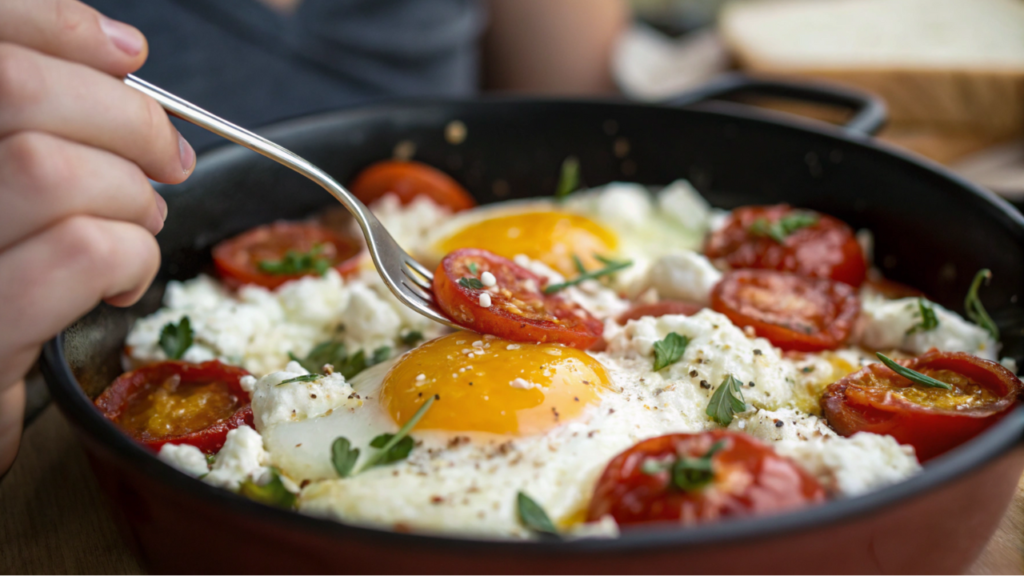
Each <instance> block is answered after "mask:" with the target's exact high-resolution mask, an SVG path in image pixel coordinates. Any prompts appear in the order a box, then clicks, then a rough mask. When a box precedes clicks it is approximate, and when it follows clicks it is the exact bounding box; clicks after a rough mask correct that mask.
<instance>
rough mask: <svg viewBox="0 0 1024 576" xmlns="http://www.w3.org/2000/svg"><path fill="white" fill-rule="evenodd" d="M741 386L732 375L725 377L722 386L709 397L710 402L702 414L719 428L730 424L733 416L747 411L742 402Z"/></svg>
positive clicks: (744, 403)
mask: <svg viewBox="0 0 1024 576" xmlns="http://www.w3.org/2000/svg"><path fill="white" fill-rule="evenodd" d="M742 386H743V383H742V382H740V381H739V380H737V379H736V378H735V377H734V376H733V375H732V374H730V375H728V376H726V377H725V380H723V381H722V384H721V385H719V387H718V388H717V389H715V392H714V393H713V394H712V395H711V400H710V401H709V402H708V407H707V410H705V411H704V413H705V414H707V415H708V416H709V417H710V418H711V419H712V420H713V421H715V422H716V423H718V424H719V425H721V426H728V425H729V424H731V423H732V418H733V415H734V414H736V413H737V412H743V411H744V410H746V409H747V404H746V402H744V401H743V389H742Z"/></svg>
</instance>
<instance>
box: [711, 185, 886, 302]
mask: <svg viewBox="0 0 1024 576" xmlns="http://www.w3.org/2000/svg"><path fill="white" fill-rule="evenodd" d="M704 254H705V255H707V257H708V258H711V259H719V258H721V259H724V260H725V261H726V262H727V263H728V264H729V266H730V267H732V268H765V269H769V270H779V271H782V272H792V273H794V274H799V275H800V276H809V277H811V278H828V279H831V280H835V281H837V282H845V283H847V284H850V285H852V286H860V284H861V282H863V281H864V275H865V273H866V271H867V263H866V262H865V260H864V251H863V250H862V249H861V247H860V244H859V243H858V242H857V238H856V237H855V236H854V234H853V230H852V229H851V228H850V227H849V226H847V225H846V224H844V223H843V222H842V221H840V220H837V219H835V218H833V217H831V216H828V215H825V214H820V213H818V212H812V211H810V210H797V209H795V208H793V207H791V206H789V205H787V204H779V205H776V206H745V207H742V208H737V209H735V210H733V211H732V214H730V215H729V219H728V220H727V221H726V224H725V226H723V227H721V228H719V229H718V230H716V231H715V232H713V233H712V234H711V235H710V236H709V237H708V239H707V242H706V243H705V245H704Z"/></svg>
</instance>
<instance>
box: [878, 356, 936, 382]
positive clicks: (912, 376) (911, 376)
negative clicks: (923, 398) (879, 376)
mask: <svg viewBox="0 0 1024 576" xmlns="http://www.w3.org/2000/svg"><path fill="white" fill-rule="evenodd" d="M875 356H878V359H879V360H881V361H882V364H885V365H886V366H888V367H889V369H890V370H892V371H893V372H895V373H897V374H899V375H900V376H903V377H904V378H906V379H907V380H910V381H911V382H914V383H915V384H920V385H922V386H928V387H929V388H944V389H946V390H952V389H953V387H952V386H950V385H949V384H946V383H945V382H943V381H941V380H936V379H935V378H932V377H931V376H925V375H924V374H921V373H920V372H918V371H917V370H911V369H910V368H907V367H906V366H900V365H899V364H897V363H896V362H895V361H894V360H893V359H892V358H889V357H888V356H886V355H885V354H882V353H881V352H878V353H876V354H875Z"/></svg>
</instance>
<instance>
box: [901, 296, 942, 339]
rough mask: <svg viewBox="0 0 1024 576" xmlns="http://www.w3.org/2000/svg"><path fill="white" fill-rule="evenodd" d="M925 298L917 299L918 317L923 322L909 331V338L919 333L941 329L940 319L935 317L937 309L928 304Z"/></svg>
mask: <svg viewBox="0 0 1024 576" xmlns="http://www.w3.org/2000/svg"><path fill="white" fill-rule="evenodd" d="M927 302H928V301H927V300H925V299H924V298H918V299H917V316H919V317H920V318H921V320H920V321H919V322H918V323H917V324H914V325H913V326H911V327H910V329H909V330H907V336H909V335H911V334H914V333H917V332H928V331H929V330H935V329H936V328H938V327H939V319H938V318H936V316H935V308H933V307H931V306H930V305H928V304H927Z"/></svg>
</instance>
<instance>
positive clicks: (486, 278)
mask: <svg viewBox="0 0 1024 576" xmlns="http://www.w3.org/2000/svg"><path fill="white" fill-rule="evenodd" d="M480 282H481V283H483V285H484V286H486V287H488V288H490V287H491V286H494V285H495V284H497V283H498V279H497V278H495V277H494V274H491V273H490V272H486V271H485V272H484V273H483V274H481V275H480Z"/></svg>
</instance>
